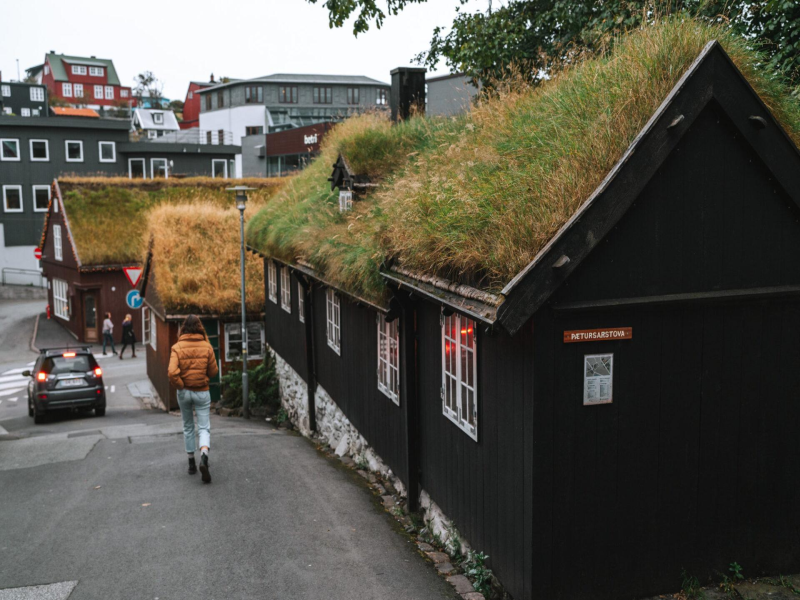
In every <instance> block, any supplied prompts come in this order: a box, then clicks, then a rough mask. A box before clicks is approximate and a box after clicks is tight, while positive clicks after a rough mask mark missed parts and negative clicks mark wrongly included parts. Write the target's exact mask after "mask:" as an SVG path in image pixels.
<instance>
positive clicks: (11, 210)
mask: <svg viewBox="0 0 800 600" xmlns="http://www.w3.org/2000/svg"><path fill="white" fill-rule="evenodd" d="M8 190H17V191H19V208H8V196H7V193H8ZM3 210H4V211H5V212H7V213H21V212H24V211H25V199H24V198H23V196H22V186H21V185H4V186H3Z"/></svg>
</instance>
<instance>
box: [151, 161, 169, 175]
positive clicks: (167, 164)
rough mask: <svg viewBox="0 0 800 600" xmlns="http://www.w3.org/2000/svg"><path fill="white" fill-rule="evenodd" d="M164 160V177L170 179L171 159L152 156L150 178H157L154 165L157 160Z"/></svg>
mask: <svg viewBox="0 0 800 600" xmlns="http://www.w3.org/2000/svg"><path fill="white" fill-rule="evenodd" d="M159 160H163V161H164V167H165V169H164V179H169V160H167V159H166V158H151V159H150V179H155V178H156V170H155V168H154V165H155V163H156V161H159Z"/></svg>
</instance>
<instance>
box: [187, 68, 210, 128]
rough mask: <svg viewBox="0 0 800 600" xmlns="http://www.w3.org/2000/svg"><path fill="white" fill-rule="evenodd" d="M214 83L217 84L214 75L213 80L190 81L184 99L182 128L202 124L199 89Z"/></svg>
mask: <svg viewBox="0 0 800 600" xmlns="http://www.w3.org/2000/svg"><path fill="white" fill-rule="evenodd" d="M212 85H217V84H216V82H215V81H214V76H213V75H212V76H211V82H210V83H206V82H204V81H190V82H189V89H188V90H187V91H186V99H185V100H184V101H183V121H181V122H180V127H181V129H192V128H193V127H199V126H200V96H199V95H198V93H197V90H202V89H204V88H207V87H211V86H212Z"/></svg>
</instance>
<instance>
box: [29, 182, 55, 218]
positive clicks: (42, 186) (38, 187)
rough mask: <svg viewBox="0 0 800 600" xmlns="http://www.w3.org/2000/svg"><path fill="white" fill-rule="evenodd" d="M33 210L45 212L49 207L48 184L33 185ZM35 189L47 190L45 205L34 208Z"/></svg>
mask: <svg viewBox="0 0 800 600" xmlns="http://www.w3.org/2000/svg"><path fill="white" fill-rule="evenodd" d="M31 189H32V190H33V212H47V209H48V208H49V207H50V186H49V185H33V186H31ZM36 190H47V206H45V207H44V208H36Z"/></svg>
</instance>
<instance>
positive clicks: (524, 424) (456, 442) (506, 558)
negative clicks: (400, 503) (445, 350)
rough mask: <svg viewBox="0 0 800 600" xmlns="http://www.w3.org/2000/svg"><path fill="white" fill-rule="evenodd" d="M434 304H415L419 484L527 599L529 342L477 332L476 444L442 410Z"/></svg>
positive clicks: (524, 336) (525, 335)
mask: <svg viewBox="0 0 800 600" xmlns="http://www.w3.org/2000/svg"><path fill="white" fill-rule="evenodd" d="M439 313H440V311H439V309H438V307H436V306H434V305H431V304H428V303H423V302H420V303H418V313H417V319H418V336H419V366H418V369H419V403H420V412H421V415H420V425H419V426H420V431H421V463H422V474H421V487H422V488H423V489H425V490H426V491H427V492H428V493H429V494H430V495H431V497H432V498H433V500H434V501H435V502H436V503H437V504H438V505H439V506H440V507H441V508H442V510H443V511H444V513H445V514H446V515H447V516H448V517H449V518H450V519H452V521H453V522H454V524H455V526H456V528H457V529H458V530H459V532H460V533H461V534H462V535H463V536H464V537H465V539H466V540H468V541H469V543H470V544H471V545H472V547H474V548H475V549H477V550H480V551H482V552H485V553H486V554H488V555H489V557H490V558H489V561H488V564H489V566H490V567H491V568H492V569H493V570H494V572H495V573H496V574H497V576H498V577H499V578H500V580H501V581H502V582H503V584H504V585H505V586H506V589H507V590H508V591H509V592H510V593H511V595H512V596H513V597H514V598H530V597H531V596H530V590H531V584H532V581H531V567H532V561H531V531H532V524H531V519H532V509H531V506H532V499H533V487H532V474H533V470H532V468H533V463H532V452H533V446H532V443H533V439H532V438H531V436H530V431H531V430H532V419H533V402H532V401H533V377H532V374H533V369H532V365H533V345H532V335H531V328H530V326H529V325H526V326H525V327H523V329H522V330H521V331H520V332H519V333H518V334H517V335H516V336H514V337H513V338H511V337H509V336H508V334H506V333H504V332H494V333H487V332H486V330H485V328H484V327H480V328H479V332H478V386H479V391H478V441H477V442H475V441H474V440H473V439H472V438H470V437H469V436H468V435H467V434H466V433H464V432H463V431H462V430H461V429H459V428H458V427H457V426H456V425H455V424H453V423H452V422H451V421H450V420H449V419H447V418H446V417H445V416H444V415H443V414H442V400H441V397H440V388H441V385H442V355H441V352H442V350H441V348H442V342H441V326H440V324H439Z"/></svg>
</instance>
